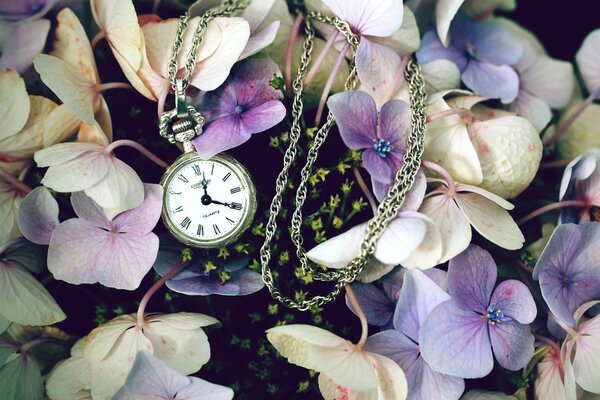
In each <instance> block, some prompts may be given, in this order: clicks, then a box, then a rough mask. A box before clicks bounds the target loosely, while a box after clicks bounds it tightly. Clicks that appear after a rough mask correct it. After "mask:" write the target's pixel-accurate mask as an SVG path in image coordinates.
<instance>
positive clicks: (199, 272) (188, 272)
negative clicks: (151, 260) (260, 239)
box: [154, 251, 265, 296]
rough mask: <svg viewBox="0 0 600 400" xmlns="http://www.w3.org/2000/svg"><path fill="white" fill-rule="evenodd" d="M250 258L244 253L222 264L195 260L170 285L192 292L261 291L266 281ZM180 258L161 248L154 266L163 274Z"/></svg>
mask: <svg viewBox="0 0 600 400" xmlns="http://www.w3.org/2000/svg"><path fill="white" fill-rule="evenodd" d="M248 261H250V259H249V258H248V257H243V258H241V259H239V260H236V261H232V262H229V263H226V264H225V265H224V266H223V267H221V268H218V267H217V266H215V265H213V264H207V265H204V264H200V263H194V264H192V265H190V266H189V267H187V268H186V269H184V270H183V271H182V272H181V273H179V274H178V275H177V276H175V278H173V279H171V280H168V281H167V287H168V288H169V289H171V290H173V291H175V292H178V293H183V294H187V295H188V296H209V295H211V294H218V295H221V296H246V295H248V294H252V293H255V292H258V291H259V290H260V289H262V288H263V286H264V285H265V284H264V282H263V281H262V278H261V276H260V274H259V273H258V272H255V271H252V270H251V269H248V268H246V266H247V265H248ZM179 262H181V257H180V255H179V254H177V253H173V252H168V251H160V252H159V253H158V257H157V260H156V263H155V265H154V269H155V270H156V272H158V273H159V274H160V275H161V276H162V275H164V274H166V273H167V272H169V271H171V270H172V269H173V268H175V266H177V264H179Z"/></svg>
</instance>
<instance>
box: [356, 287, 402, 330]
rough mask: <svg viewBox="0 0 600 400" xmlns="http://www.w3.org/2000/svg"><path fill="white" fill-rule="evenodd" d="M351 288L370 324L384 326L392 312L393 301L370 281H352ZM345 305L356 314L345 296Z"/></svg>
mask: <svg viewBox="0 0 600 400" xmlns="http://www.w3.org/2000/svg"><path fill="white" fill-rule="evenodd" d="M352 290H353V291H354V295H355V296H356V300H357V301H358V304H359V305H360V308H362V310H363V312H364V313H365V316H366V317H367V321H368V322H369V324H371V325H377V326H386V325H387V324H388V323H389V322H390V320H391V318H392V315H393V314H394V303H393V301H392V300H391V299H389V298H388V297H387V296H386V295H385V294H384V293H383V292H382V291H381V290H379V289H378V288H377V286H375V285H374V284H372V283H362V282H354V283H353V284H352ZM346 305H347V306H348V308H349V309H350V310H351V311H352V312H354V313H355V314H356V311H355V310H354V307H353V306H352V303H350V301H349V299H348V296H346Z"/></svg>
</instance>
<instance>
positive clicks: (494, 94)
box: [462, 61, 519, 104]
mask: <svg viewBox="0 0 600 400" xmlns="http://www.w3.org/2000/svg"><path fill="white" fill-rule="evenodd" d="M462 79H463V82H464V83H465V85H467V87H468V88H469V89H471V90H473V91H474V92H475V93H477V94H478V95H480V96H484V97H489V98H491V99H501V100H502V102H503V103H505V104H507V103H511V102H512V101H514V99H516V98H517V95H518V94H519V76H518V75H517V73H516V72H515V70H514V69H513V68H512V67H510V66H508V65H495V64H490V63H487V62H483V61H471V62H469V64H468V65H467V68H466V69H465V70H464V71H463V73H462Z"/></svg>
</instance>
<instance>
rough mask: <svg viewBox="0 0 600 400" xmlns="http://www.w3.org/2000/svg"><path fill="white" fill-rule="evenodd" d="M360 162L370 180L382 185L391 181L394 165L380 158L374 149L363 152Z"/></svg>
mask: <svg viewBox="0 0 600 400" xmlns="http://www.w3.org/2000/svg"><path fill="white" fill-rule="evenodd" d="M362 161H363V164H364V165H365V169H366V170H367V171H368V172H369V174H370V175H371V178H373V179H374V180H376V181H380V182H382V183H390V182H391V181H392V179H393V174H394V173H395V172H396V171H395V167H394V164H393V163H391V162H390V161H389V160H388V159H387V158H383V157H382V156H380V155H379V153H377V152H376V151H375V149H373V148H370V149H366V150H365V151H363V155H362Z"/></svg>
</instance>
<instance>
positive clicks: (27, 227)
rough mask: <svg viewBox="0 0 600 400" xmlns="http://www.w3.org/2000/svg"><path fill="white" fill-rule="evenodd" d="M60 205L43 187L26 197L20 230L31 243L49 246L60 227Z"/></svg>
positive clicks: (20, 219) (20, 217) (20, 218)
mask: <svg viewBox="0 0 600 400" xmlns="http://www.w3.org/2000/svg"><path fill="white" fill-rule="evenodd" d="M58 223H59V222H58V203H57V202H56V200H55V199H54V197H52V195H51V194H50V192H49V191H48V189H46V188H45V187H43V186H40V187H37V188H35V189H33V191H32V192H31V193H29V194H28V195H27V196H25V199H23V202H22V203H21V207H20V208H19V228H20V229H21V232H22V233H23V236H25V237H26V238H27V240H29V241H30V242H33V243H36V244H41V245H48V244H50V237H51V236H52V232H54V229H55V228H56V227H57V226H58Z"/></svg>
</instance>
